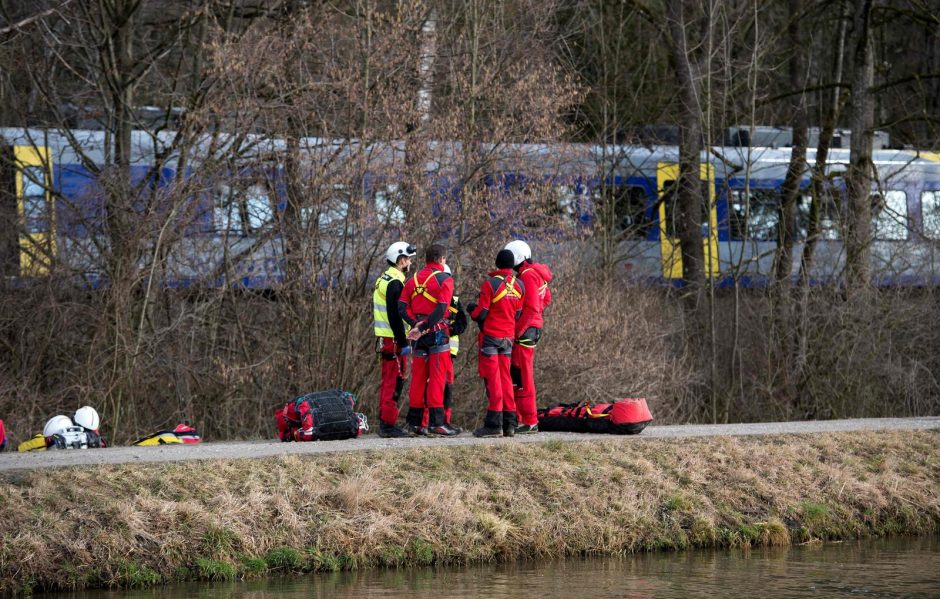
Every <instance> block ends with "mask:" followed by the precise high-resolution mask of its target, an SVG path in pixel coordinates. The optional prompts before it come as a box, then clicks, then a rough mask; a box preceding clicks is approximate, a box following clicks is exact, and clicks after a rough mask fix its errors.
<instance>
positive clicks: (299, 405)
mask: <svg viewBox="0 0 940 599" xmlns="http://www.w3.org/2000/svg"><path fill="white" fill-rule="evenodd" d="M355 401H356V396H355V395H353V394H352V393H348V392H346V391H343V390H342V389H330V390H328V391H318V392H316V393H307V394H306V395H301V396H300V397H298V398H296V399H294V400H293V401H290V402H287V403H286V404H284V406H282V407H280V408H277V409H276V410H275V411H274V416H275V419H276V421H277V433H278V437H279V438H280V439H281V441H285V442H287V441H337V440H340V439H352V438H355V437H358V436H359V434H360V432H361V431H362V430H368V424H366V423H365V417H364V416H362V415H361V414H357V413H356V412H354V411H353V404H354V403H355Z"/></svg>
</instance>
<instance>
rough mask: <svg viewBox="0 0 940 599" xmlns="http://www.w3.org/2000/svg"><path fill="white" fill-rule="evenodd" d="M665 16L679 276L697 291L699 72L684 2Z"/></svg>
mask: <svg viewBox="0 0 940 599" xmlns="http://www.w3.org/2000/svg"><path fill="white" fill-rule="evenodd" d="M666 10H667V15H666V16H667V19H668V21H669V34H670V39H671V46H672V47H671V54H672V59H673V64H674V68H675V72H676V86H677V88H678V91H679V119H678V122H679V180H678V181H676V190H677V193H678V201H677V208H678V212H679V214H677V215H676V216H677V218H678V221H677V222H678V233H679V246H680V248H681V250H682V278H683V280H684V281H685V283H686V284H687V285H690V286H691V287H692V288H693V290H694V292H693V295H697V293H696V292H697V291H699V290H701V289H702V288H703V287H704V283H705V268H704V263H705V253H704V248H703V247H702V223H703V222H704V219H703V212H702V204H703V198H702V186H701V183H700V172H701V171H700V159H701V153H702V106H701V102H700V99H701V96H700V89H699V88H700V84H701V76H700V74H699V73H698V71H699V70H700V69H699V68H698V67H697V65H695V64H693V62H692V58H691V56H690V55H689V49H688V47H687V45H686V28H687V24H686V22H685V15H684V12H685V6H684V3H683V0H670V1H669V3H668V5H667V8H666Z"/></svg>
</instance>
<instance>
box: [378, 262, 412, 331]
mask: <svg viewBox="0 0 940 599" xmlns="http://www.w3.org/2000/svg"><path fill="white" fill-rule="evenodd" d="M392 281H398V282H399V283H401V284H402V285H404V284H405V273H403V272H402V271H400V270H398V269H397V268H395V267H394V266H390V267H389V268H388V270H386V271H385V272H384V273H382V276H380V277H379V278H378V279H376V281H375V291H373V292H372V324H373V328H374V329H375V336H376V337H390V338H392V337H394V336H395V333H394V332H393V331H392V325H391V323H389V321H388V311H389V310H398V306H391V307H389V306H388V300H387V298H386V297H385V296H386V292H387V291H388V284H389V283H391V282H392ZM402 324H403V325H405V332H406V333H407V332H408V329H409V326H408V323H407V322H403V323H402Z"/></svg>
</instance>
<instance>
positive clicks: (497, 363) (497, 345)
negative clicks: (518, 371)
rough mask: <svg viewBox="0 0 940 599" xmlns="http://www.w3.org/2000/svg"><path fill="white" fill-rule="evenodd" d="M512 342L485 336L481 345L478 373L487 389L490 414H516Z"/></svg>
mask: <svg viewBox="0 0 940 599" xmlns="http://www.w3.org/2000/svg"><path fill="white" fill-rule="evenodd" d="M511 356H512V340H511V339H502V338H495V337H489V336H485V337H483V339H482V342H481V343H480V360H479V363H478V365H477V371H478V372H479V373H480V378H482V379H483V385H484V386H485V387H486V397H487V399H488V401H489V403H488V405H487V408H486V409H487V411H488V412H515V411H516V401H515V399H514V398H513V389H512V373H511V372H510V368H511V366H512V357H511Z"/></svg>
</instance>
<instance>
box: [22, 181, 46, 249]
mask: <svg viewBox="0 0 940 599" xmlns="http://www.w3.org/2000/svg"><path fill="white" fill-rule="evenodd" d="M45 177H46V171H45V170H44V169H43V168H42V167H39V166H27V167H25V168H24V169H23V220H24V229H25V230H26V233H46V232H47V231H49V214H48V212H49V203H48V202H47V201H46V185H45Z"/></svg>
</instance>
